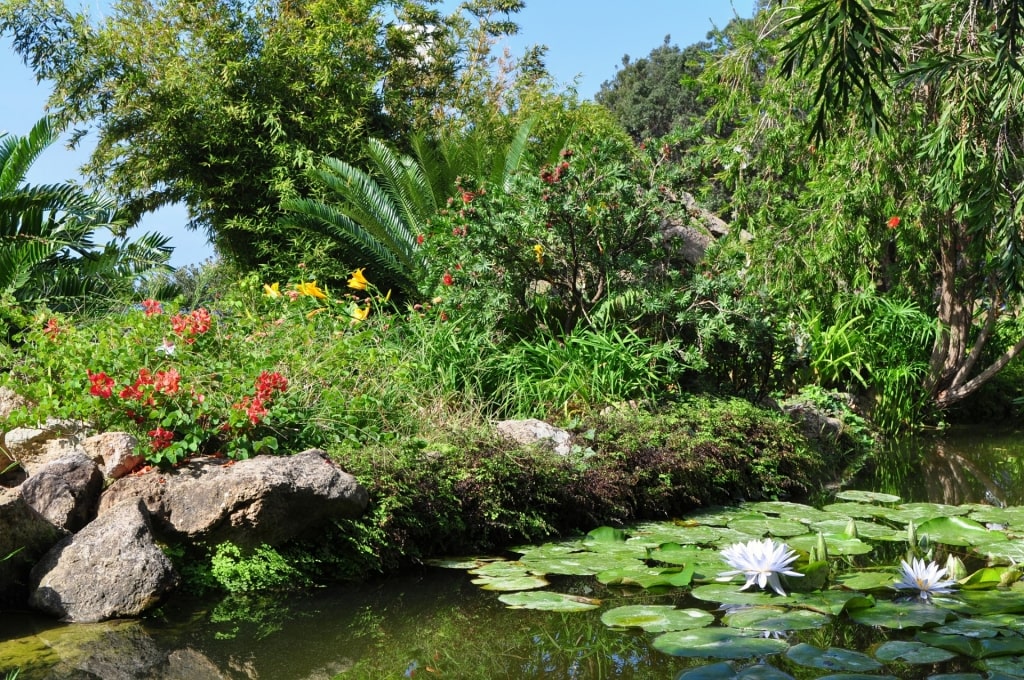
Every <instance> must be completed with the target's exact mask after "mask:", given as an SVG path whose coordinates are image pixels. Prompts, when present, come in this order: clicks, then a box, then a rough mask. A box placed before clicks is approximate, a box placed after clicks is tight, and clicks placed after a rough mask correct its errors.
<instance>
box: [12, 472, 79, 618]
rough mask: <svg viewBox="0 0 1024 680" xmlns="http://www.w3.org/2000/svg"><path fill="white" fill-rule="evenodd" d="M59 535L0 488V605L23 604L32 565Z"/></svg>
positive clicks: (16, 494) (21, 501)
mask: <svg viewBox="0 0 1024 680" xmlns="http://www.w3.org/2000/svg"><path fill="white" fill-rule="evenodd" d="M63 535H64V534H63V532H61V531H60V530H59V529H58V528H57V527H55V526H54V525H53V524H51V523H50V522H48V521H46V519H45V518H44V517H43V516H42V515H40V514H39V513H38V512H36V511H35V510H33V509H32V507H31V506H30V505H29V504H28V503H27V502H26V501H25V499H24V498H22V497H21V494H20V493H19V492H18V491H17V490H11V489H2V488H0V603H3V604H20V605H23V604H24V602H25V598H26V597H27V594H28V586H29V571H30V570H31V569H32V565H33V564H35V563H36V560H38V559H39V558H40V557H41V556H42V555H43V554H44V553H45V552H46V551H47V550H49V549H50V548H51V547H53V545H54V544H55V543H56V542H57V541H59V540H60V539H61V537H62V536H63ZM4 558H6V559H4Z"/></svg>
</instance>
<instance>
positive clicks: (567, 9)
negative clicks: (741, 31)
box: [0, 0, 755, 266]
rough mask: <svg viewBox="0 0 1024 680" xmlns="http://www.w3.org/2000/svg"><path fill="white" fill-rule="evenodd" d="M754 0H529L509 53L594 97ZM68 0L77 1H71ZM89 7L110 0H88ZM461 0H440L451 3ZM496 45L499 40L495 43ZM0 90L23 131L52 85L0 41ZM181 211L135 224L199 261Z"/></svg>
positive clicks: (203, 249)
mask: <svg viewBox="0 0 1024 680" xmlns="http://www.w3.org/2000/svg"><path fill="white" fill-rule="evenodd" d="M754 2H755V0H631V1H623V0H526V8H525V9H524V10H523V11H522V12H520V13H519V14H518V15H517V16H516V17H515V19H516V21H517V22H518V23H519V25H520V27H521V31H520V34H519V35H518V36H515V37H514V38H513V39H511V40H510V41H509V44H508V46H509V48H510V49H511V50H512V53H513V54H518V53H521V52H522V50H523V48H525V47H526V46H528V45H533V44H543V45H547V46H548V55H547V65H548V69H549V70H550V71H551V73H552V74H553V75H554V77H555V78H556V79H557V80H558V81H559V83H561V84H564V85H569V84H572V83H574V82H575V83H576V84H577V91H578V93H579V95H580V97H581V98H583V99H592V98H593V96H594V93H596V92H597V91H598V89H599V88H600V87H601V83H603V82H604V81H606V80H610V79H611V78H613V77H614V76H615V71H616V69H617V68H618V67H619V66H620V65H621V63H622V56H623V55H624V54H628V55H629V56H630V57H632V58H634V59H638V58H641V57H645V56H647V54H648V53H650V51H651V50H652V49H654V48H655V47H658V46H659V45H661V44H662V41H663V40H664V39H665V36H666V35H671V36H672V42H673V43H674V44H677V45H679V46H681V47H685V46H687V45H690V44H692V43H695V42H698V41H700V40H703V39H704V37H705V35H706V34H707V32H708V31H709V30H711V28H712V27H713V25H716V26H725V24H726V23H728V21H729V19H731V18H732V17H733V16H737V15H738V16H742V17H749V16H751V15H752V14H753V8H754ZM69 4H75V3H71V2H69ZM82 4H88V5H89V6H90V7H91V12H92V13H93V14H94V15H97V13H100V12H103V11H104V10H105V7H106V6H107V4H108V3H107V2H105V1H103V0H87V2H83V3H82ZM458 4H459V0H444V2H443V3H442V6H443V7H444V8H445V9H446V10H448V11H451V10H452V9H454V8H455V7H456V6H457V5H458ZM499 49H500V48H499ZM0 91H2V92H4V93H5V96H6V97H7V102H6V103H5V104H4V107H3V115H2V116H0V131H8V132H11V133H14V134H18V135H24V134H27V133H28V131H29V130H30V129H31V127H32V125H33V123H35V122H36V120H38V119H39V117H40V116H41V115H42V113H43V106H44V103H45V101H46V98H47V96H48V95H49V88H48V87H47V86H46V85H45V84H42V85H39V84H37V83H36V82H35V78H34V77H33V76H32V73H31V71H30V70H29V69H28V67H26V66H25V65H24V64H22V62H21V60H20V59H19V58H18V57H17V56H16V55H15V54H14V52H13V50H12V49H11V46H10V42H9V41H8V40H6V39H4V40H2V41H0ZM87 154H88V151H87V149H85V148H82V149H79V150H77V151H75V152H71V151H69V150H67V149H66V148H65V147H64V145H63V144H55V145H54V146H53V147H51V148H50V149H48V150H47V151H46V153H45V154H43V156H42V157H41V158H40V159H39V160H38V161H37V162H36V164H35V165H34V166H33V168H32V172H31V173H30V175H29V178H28V179H29V181H30V182H33V183H47V182H64V181H69V180H74V179H77V178H78V177H79V175H78V168H79V167H80V166H81V165H82V164H83V163H84V161H85V158H86V156H87ZM185 221H186V215H185V211H184V209H182V208H179V207H171V208H166V209H164V210H161V211H159V212H157V213H155V214H153V215H149V216H147V217H146V218H145V219H144V220H143V223H142V225H141V226H140V227H139V231H140V232H141V231H158V232H161V233H163V234H167V235H169V236H171V245H172V246H174V249H175V250H174V255H173V256H172V258H171V264H173V265H175V266H183V265H188V264H196V263H199V262H201V261H203V260H205V259H207V258H209V257H211V256H212V255H213V251H212V249H211V248H210V246H209V244H208V243H206V239H205V236H204V235H203V234H201V233H198V232H194V231H188V230H187V229H185V227H184V225H185Z"/></svg>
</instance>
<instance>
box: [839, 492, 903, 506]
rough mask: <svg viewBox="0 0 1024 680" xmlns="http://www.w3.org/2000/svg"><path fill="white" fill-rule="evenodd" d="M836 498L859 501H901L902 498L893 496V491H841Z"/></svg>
mask: <svg viewBox="0 0 1024 680" xmlns="http://www.w3.org/2000/svg"><path fill="white" fill-rule="evenodd" d="M836 498H838V499H840V500H844V501H856V502H859V503H899V502H900V501H901V500H903V499H902V498H900V497H899V496H893V495H892V494H891V493H878V492H877V491H857V490H854V489H851V490H849V491H840V492H839V493H837V494H836Z"/></svg>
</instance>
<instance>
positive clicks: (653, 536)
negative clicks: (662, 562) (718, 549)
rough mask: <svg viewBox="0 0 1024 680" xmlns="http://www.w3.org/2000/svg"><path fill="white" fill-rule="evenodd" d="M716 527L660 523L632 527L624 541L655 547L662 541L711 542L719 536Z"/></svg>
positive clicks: (685, 543) (682, 542)
mask: <svg viewBox="0 0 1024 680" xmlns="http://www.w3.org/2000/svg"><path fill="white" fill-rule="evenodd" d="M719 535H720V534H719V532H718V529H715V528H713V527H701V526H696V527H679V526H672V525H668V524H662V525H660V526H658V527H656V528H655V527H649V528H640V529H634V531H633V535H632V536H631V537H630V538H629V539H628V540H627V541H626V543H639V544H641V545H644V546H648V547H655V546H659V545H662V544H664V543H676V544H680V545H696V544H711V543H714V542H715V541H717V540H718V538H719Z"/></svg>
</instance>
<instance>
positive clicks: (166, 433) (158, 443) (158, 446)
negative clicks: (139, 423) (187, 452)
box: [146, 427, 174, 451]
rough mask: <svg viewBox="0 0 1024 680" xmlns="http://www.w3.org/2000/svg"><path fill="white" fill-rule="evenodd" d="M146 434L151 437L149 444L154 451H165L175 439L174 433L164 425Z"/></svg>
mask: <svg viewBox="0 0 1024 680" xmlns="http://www.w3.org/2000/svg"><path fill="white" fill-rule="evenodd" d="M146 434H148V435H149V437H150V441H149V445H150V446H152V447H153V450H154V451H163V450H164V449H166V448H167V447H168V446H170V445H171V442H173V441H174V433H173V432H171V431H170V430H165V429H164V428H162V427H157V428H156V429H153V430H150V431H149V432H147V433H146Z"/></svg>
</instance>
